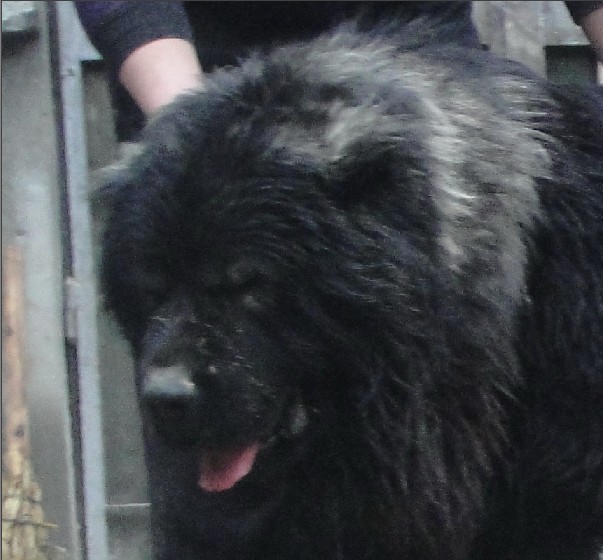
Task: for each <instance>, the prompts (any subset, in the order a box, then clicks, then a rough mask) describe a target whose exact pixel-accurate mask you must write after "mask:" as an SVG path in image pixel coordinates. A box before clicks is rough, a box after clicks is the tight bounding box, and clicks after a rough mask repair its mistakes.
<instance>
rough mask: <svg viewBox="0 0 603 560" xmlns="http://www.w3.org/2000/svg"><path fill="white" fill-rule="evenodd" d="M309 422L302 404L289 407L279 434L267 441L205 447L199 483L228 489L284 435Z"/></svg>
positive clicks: (298, 431) (300, 429)
mask: <svg viewBox="0 0 603 560" xmlns="http://www.w3.org/2000/svg"><path fill="white" fill-rule="evenodd" d="M307 424H308V414H307V411H306V409H305V407H304V406H303V405H302V404H301V403H297V404H296V405H294V406H293V407H291V408H290V409H289V414H288V417H287V419H286V421H285V422H284V424H283V426H282V427H281V429H280V431H279V433H277V434H275V435H274V436H272V438H270V439H269V440H268V441H267V442H260V441H255V442H251V443H248V444H244V445H239V446H236V447H232V448H228V449H220V450H216V449H202V450H201V453H200V460H199V474H198V480H197V485H198V486H199V488H201V489H202V490H205V491H206V492H224V491H226V490H230V489H232V488H233V487H234V486H235V485H236V484H237V483H238V482H240V481H241V480H242V479H243V478H245V477H246V476H247V475H248V474H249V473H250V472H251V471H252V470H253V468H254V465H255V462H256V459H257V456H258V454H259V453H260V451H261V450H262V449H264V448H265V447H270V446H271V445H274V444H275V442H278V440H279V439H281V438H286V439H288V438H292V437H295V436H297V435H299V434H301V433H302V432H303V431H304V430H305V428H306V426H307Z"/></svg>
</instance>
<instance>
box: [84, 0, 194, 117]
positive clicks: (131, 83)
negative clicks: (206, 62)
mask: <svg viewBox="0 0 603 560" xmlns="http://www.w3.org/2000/svg"><path fill="white" fill-rule="evenodd" d="M75 4H76V8H77V11H78V15H79V17H80V21H81V22H82V25H83V27H84V29H85V30H86V32H87V34H88V36H89V37H90V40H91V42H92V43H93V44H94V46H95V47H96V48H97V49H98V51H99V52H100V53H101V55H102V56H103V59H104V60H105V61H106V63H107V65H108V69H109V71H110V72H111V74H112V75H113V77H114V78H116V79H119V81H120V82H121V83H122V84H123V85H124V87H125V88H126V89H127V90H128V92H129V93H130V95H131V96H132V97H133V99H134V100H135V101H136V103H137V104H138V105H139V106H140V108H141V109H142V110H143V111H144V112H145V113H146V114H147V115H150V114H152V113H154V112H155V111H156V110H157V109H158V108H160V107H161V106H162V105H164V104H165V103H168V102H169V101H171V100H172V99H173V98H174V97H175V96H176V95H178V94H179V93H182V92H184V91H186V90H190V89H202V76H203V73H202V69H201V65H200V63H199V60H198V58H197V54H196V52H195V49H194V47H193V44H192V32H191V29H190V26H189V24H188V20H187V17H186V13H185V12H184V9H183V7H182V5H181V3H180V2H115V1H113V2H95V1H84V2H76V3H75Z"/></svg>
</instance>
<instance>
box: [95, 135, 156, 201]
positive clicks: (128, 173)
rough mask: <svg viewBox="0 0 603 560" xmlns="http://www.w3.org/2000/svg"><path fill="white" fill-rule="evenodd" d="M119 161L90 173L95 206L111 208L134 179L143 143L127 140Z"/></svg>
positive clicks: (123, 145)
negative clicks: (134, 166)
mask: <svg viewBox="0 0 603 560" xmlns="http://www.w3.org/2000/svg"><path fill="white" fill-rule="evenodd" d="M120 150H121V152H122V153H121V154H120V157H119V158H118V159H117V161H115V162H113V163H111V164H109V165H106V166H105V167H101V168H100V169H97V170H95V171H93V172H92V173H91V174H90V184H89V195H90V201H91V203H92V205H93V207H94V208H98V209H105V208H110V207H111V206H112V205H113V202H114V200H115V198H116V197H117V196H119V193H120V192H121V191H122V190H123V189H124V188H126V187H127V185H128V184H129V183H130V182H131V181H132V179H133V177H132V166H133V165H134V161H135V160H136V158H138V157H140V155H141V154H142V152H143V150H144V146H143V144H141V143H133V142H127V143H123V144H121V146H120Z"/></svg>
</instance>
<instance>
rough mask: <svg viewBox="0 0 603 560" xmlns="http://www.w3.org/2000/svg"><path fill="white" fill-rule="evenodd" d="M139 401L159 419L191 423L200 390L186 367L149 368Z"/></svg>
mask: <svg viewBox="0 0 603 560" xmlns="http://www.w3.org/2000/svg"><path fill="white" fill-rule="evenodd" d="M142 398H143V401H144V403H145V405H146V406H147V407H148V408H149V409H150V411H151V413H152V414H153V415H154V416H156V417H157V419H158V420H162V421H168V422H190V421H191V419H192V417H193V416H194V414H195V411H196V408H197V402H198V398H199V391H198V389H197V386H196V385H195V384H194V383H193V381H192V380H191V374H190V371H189V369H188V368H186V367H185V366H183V365H171V366H166V367H153V366H151V367H150V368H149V369H148V370H147V373H146V375H145V378H144V382H143V386H142Z"/></svg>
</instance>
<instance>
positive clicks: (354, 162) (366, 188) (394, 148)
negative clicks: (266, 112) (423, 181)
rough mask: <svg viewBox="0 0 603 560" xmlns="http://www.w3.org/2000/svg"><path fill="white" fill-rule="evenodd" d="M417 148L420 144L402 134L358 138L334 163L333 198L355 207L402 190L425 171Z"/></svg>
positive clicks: (331, 180)
mask: <svg viewBox="0 0 603 560" xmlns="http://www.w3.org/2000/svg"><path fill="white" fill-rule="evenodd" d="M416 151H417V149H416V146H413V145H412V143H410V142H407V141H404V140H401V139H400V138H391V137H383V136H379V135H373V134H367V135H365V136H363V137H362V138H359V139H357V140H355V141H354V142H352V143H350V144H349V145H348V146H346V148H345V150H344V151H343V153H342V154H341V155H340V157H338V158H337V160H336V161H335V162H333V163H332V165H331V170H330V183H331V196H332V198H333V200H334V201H335V202H336V203H338V205H340V206H344V207H351V206H354V205H355V204H356V203H367V204H370V202H371V200H379V199H381V198H382V197H383V196H387V193H393V192H400V189H401V188H403V186H404V184H408V183H409V182H411V181H414V180H416V177H417V176H418V175H420V174H421V173H422V172H421V167H422V164H421V163H420V162H421V159H420V158H419V157H418V154H417V153H415V152H416Z"/></svg>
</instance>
